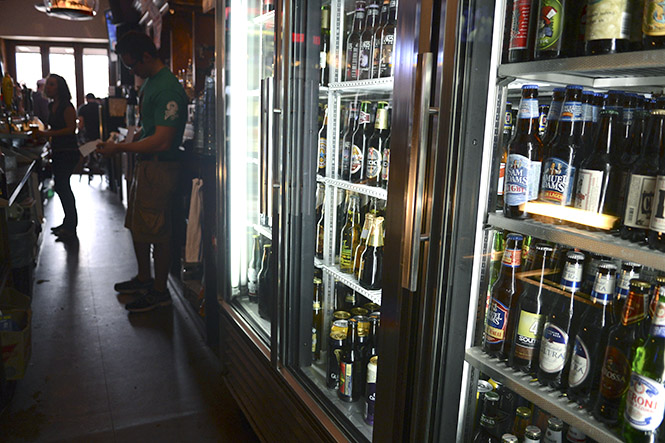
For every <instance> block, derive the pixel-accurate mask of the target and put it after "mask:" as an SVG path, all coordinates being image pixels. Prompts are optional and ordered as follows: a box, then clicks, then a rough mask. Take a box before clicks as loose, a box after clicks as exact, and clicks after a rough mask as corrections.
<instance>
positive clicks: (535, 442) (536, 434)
mask: <svg viewBox="0 0 665 443" xmlns="http://www.w3.org/2000/svg"><path fill="white" fill-rule="evenodd" d="M541 435H542V431H541V430H540V428H539V427H538V426H533V425H529V426H527V427H526V430H525V432H524V443H540V437H541Z"/></svg>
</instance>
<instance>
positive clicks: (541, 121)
mask: <svg viewBox="0 0 665 443" xmlns="http://www.w3.org/2000/svg"><path fill="white" fill-rule="evenodd" d="M549 112H550V105H539V106H538V136H539V137H540V139H541V140H542V139H543V136H544V135H545V129H546V128H547V114H548V113H549Z"/></svg>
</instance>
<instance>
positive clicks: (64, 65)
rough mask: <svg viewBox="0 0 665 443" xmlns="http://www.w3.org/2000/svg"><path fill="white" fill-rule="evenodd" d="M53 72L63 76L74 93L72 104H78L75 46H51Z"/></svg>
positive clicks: (50, 62)
mask: <svg viewBox="0 0 665 443" xmlns="http://www.w3.org/2000/svg"><path fill="white" fill-rule="evenodd" d="M49 66H50V67H51V68H50V69H51V72H50V73H51V74H58V75H59V76H61V77H63V78H64V79H65V81H66V82H67V86H69V92H71V94H72V104H73V105H74V106H78V105H79V104H80V103H78V102H77V99H76V97H78V95H77V93H76V68H75V63H74V48H51V50H50V54H49Z"/></svg>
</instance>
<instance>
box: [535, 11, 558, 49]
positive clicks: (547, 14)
mask: <svg viewBox="0 0 665 443" xmlns="http://www.w3.org/2000/svg"><path fill="white" fill-rule="evenodd" d="M540 5H541V6H540V17H539V19H538V38H537V39H536V42H537V44H538V49H539V50H540V51H544V50H547V49H549V48H551V47H553V46H555V45H556V44H557V42H558V41H559V40H560V39H561V32H562V31H563V6H562V5H561V1H560V0H541V2H540Z"/></svg>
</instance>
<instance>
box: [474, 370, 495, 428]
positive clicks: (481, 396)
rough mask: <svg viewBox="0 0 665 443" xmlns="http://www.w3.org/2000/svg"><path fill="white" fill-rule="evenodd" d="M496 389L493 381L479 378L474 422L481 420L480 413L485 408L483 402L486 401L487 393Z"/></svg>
mask: <svg viewBox="0 0 665 443" xmlns="http://www.w3.org/2000/svg"><path fill="white" fill-rule="evenodd" d="M493 390H494V386H492V383H490V382H488V381H487V380H478V391H477V392H476V413H475V419H474V423H478V422H479V420H480V413H481V412H482V410H483V404H484V403H485V394H486V393H487V392H491V391H493Z"/></svg>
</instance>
